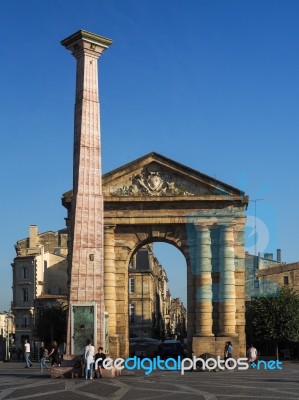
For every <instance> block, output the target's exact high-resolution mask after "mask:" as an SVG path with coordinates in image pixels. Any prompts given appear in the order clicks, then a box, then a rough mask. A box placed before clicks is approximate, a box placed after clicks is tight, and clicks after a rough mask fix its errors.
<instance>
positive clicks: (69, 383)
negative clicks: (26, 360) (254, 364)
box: [0, 363, 299, 400]
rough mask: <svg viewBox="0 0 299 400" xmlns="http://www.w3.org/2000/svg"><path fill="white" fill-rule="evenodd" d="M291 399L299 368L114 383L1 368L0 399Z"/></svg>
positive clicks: (128, 378)
mask: <svg viewBox="0 0 299 400" xmlns="http://www.w3.org/2000/svg"><path fill="white" fill-rule="evenodd" d="M53 398H55V399H58V400H69V399H70V400H77V399H80V400H85V399H86V400H87V399H88V400H90V399H98V400H104V399H105V400H131V399H132V400H135V399H136V400H138V399H140V400H154V399H159V400H163V399H165V400H168V399H172V400H189V399H190V400H192V399H199V400H235V399H240V400H261V399H263V400H268V399H273V400H292V399H296V400H298V399H299V364H296V363H285V364H284V365H283V370H282V371H279V370H275V371H258V370H246V371H233V372H230V371H223V372H219V373H213V372H190V373H186V374H185V375H183V376H182V375H181V374H180V372H176V371H175V372H166V371H156V372H154V373H152V374H151V375H149V376H145V375H144V373H141V372H136V373H132V372H130V373H126V372H124V373H123V374H122V376H120V377H117V378H115V379H113V380H110V379H109V380H108V379H106V380H105V379H99V380H85V379H65V378H59V379H55V380H53V379H51V378H50V375H49V374H47V373H44V374H41V373H40V371H39V366H38V365H37V364H36V365H34V367H33V368H30V369H24V367H23V365H22V364H19V365H17V364H14V363H9V364H1V363H0V400H23V399H42V400H48V399H51V400H52V399H53Z"/></svg>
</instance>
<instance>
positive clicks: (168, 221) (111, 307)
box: [64, 153, 248, 357]
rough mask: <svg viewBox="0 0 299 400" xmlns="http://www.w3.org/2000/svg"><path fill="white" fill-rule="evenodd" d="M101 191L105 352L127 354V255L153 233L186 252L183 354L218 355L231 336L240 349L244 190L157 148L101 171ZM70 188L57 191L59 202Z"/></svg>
mask: <svg viewBox="0 0 299 400" xmlns="http://www.w3.org/2000/svg"><path fill="white" fill-rule="evenodd" d="M103 195H104V298H105V311H106V312H107V313H108V314H109V352H110V355H111V356H113V357H116V356H121V357H126V356H128V355H129V316H128V309H129V304H128V274H129V263H130V260H131V257H132V256H133V255H134V254H135V252H136V251H137V250H138V249H139V248H141V247H142V246H144V245H145V244H147V243H151V242H156V241H160V242H166V243H170V244H172V245H174V246H175V247H176V248H178V249H179V250H180V251H181V252H182V253H183V255H184V256H185V259H186V265H187V271H184V270H183V268H182V274H183V273H187V332H188V351H189V355H192V353H193V355H200V354H202V353H205V352H209V353H212V354H218V355H221V356H223V348H224V344H225V342H226V341H227V340H231V341H232V342H233V344H234V356H235V357H237V356H238V355H240V356H244V354H245V345H246V341H245V303H244V298H245V254H244V227H245V220H246V218H245V215H244V211H245V209H246V207H247V204H248V197H247V196H245V195H244V193H243V192H242V191H240V190H238V189H236V188H234V187H232V186H230V185H227V184H225V183H223V182H220V181H218V180H216V179H214V178H212V177H209V176H207V175H204V174H202V173H200V172H198V171H195V170H193V169H191V168H188V167H186V166H184V165H181V164H179V163H177V162H175V161H173V160H171V159H168V158H166V157H164V156H162V155H159V154H157V153H150V154H148V155H146V156H144V157H141V158H139V159H137V160H135V161H133V162H131V163H129V164H126V165H124V166H122V167H120V168H118V169H116V170H113V171H111V172H109V173H107V174H105V175H103ZM70 196H71V193H70V192H69V193H67V194H65V196H64V204H65V205H67V204H69V205H70V200H69V198H70ZM178 279H180V277H179V276H178Z"/></svg>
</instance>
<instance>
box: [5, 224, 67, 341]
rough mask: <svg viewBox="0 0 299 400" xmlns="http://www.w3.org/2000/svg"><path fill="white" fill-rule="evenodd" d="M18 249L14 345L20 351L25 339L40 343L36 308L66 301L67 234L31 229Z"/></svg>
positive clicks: (12, 307) (15, 280)
mask: <svg viewBox="0 0 299 400" xmlns="http://www.w3.org/2000/svg"><path fill="white" fill-rule="evenodd" d="M15 249H16V253H17V256H16V257H15V259H14V261H13V263H12V264H11V265H12V270H13V301H12V306H11V311H12V313H13V315H14V316H15V345H16V347H17V348H21V347H22V344H23V342H24V339H27V340H29V342H30V343H31V344H32V345H33V344H34V342H35V340H36V339H37V338H35V337H34V325H35V320H36V318H38V310H37V307H38V308H41V307H42V306H46V305H47V304H49V301H50V300H52V301H56V300H57V299H64V300H66V298H67V291H68V289H67V279H68V277H67V259H66V256H67V234H66V230H60V231H57V232H52V231H49V232H44V233H38V228H37V226H36V225H30V228H29V237H28V238H26V239H22V240H19V241H18V242H17V243H16V245H15Z"/></svg>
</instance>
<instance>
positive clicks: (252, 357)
mask: <svg viewBox="0 0 299 400" xmlns="http://www.w3.org/2000/svg"><path fill="white" fill-rule="evenodd" d="M247 356H248V362H249V364H250V367H251V368H253V367H252V364H253V363H254V362H255V361H256V360H257V349H256V348H255V347H254V346H253V344H251V345H250V347H249V349H248V351H247Z"/></svg>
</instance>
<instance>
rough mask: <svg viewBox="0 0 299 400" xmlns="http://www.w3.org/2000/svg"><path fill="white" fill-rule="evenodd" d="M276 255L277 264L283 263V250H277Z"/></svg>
mask: <svg viewBox="0 0 299 400" xmlns="http://www.w3.org/2000/svg"><path fill="white" fill-rule="evenodd" d="M276 254H277V256H276V259H277V262H279V263H281V249H277V250H276Z"/></svg>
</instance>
